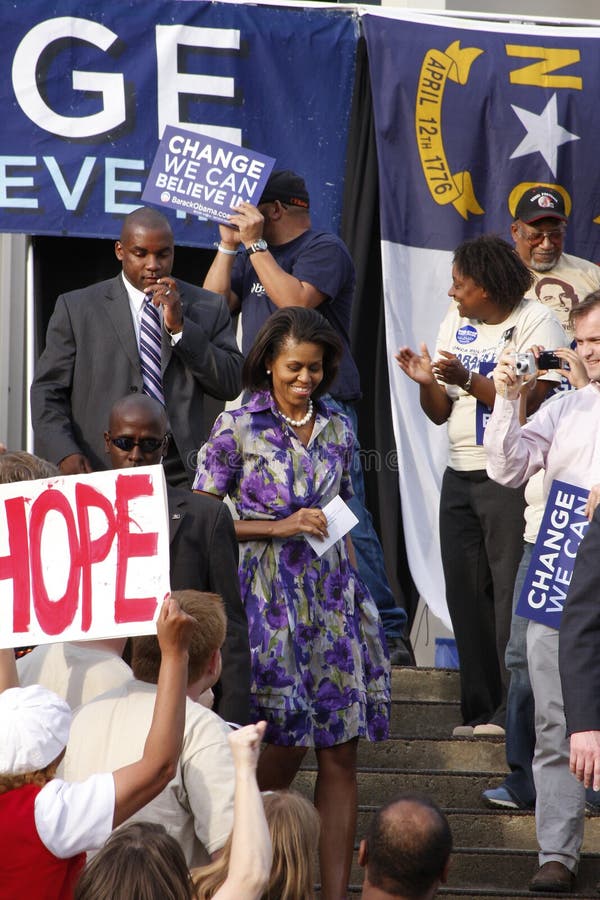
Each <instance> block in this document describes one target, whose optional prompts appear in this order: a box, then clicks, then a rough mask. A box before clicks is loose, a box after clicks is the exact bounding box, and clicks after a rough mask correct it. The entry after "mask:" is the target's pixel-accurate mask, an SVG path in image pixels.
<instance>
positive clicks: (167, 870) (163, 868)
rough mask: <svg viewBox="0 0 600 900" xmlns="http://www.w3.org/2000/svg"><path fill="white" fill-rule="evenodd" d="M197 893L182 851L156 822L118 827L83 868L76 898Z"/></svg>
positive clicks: (186, 898)
mask: <svg viewBox="0 0 600 900" xmlns="http://www.w3.org/2000/svg"><path fill="white" fill-rule="evenodd" d="M195 896H196V893H195V890H194V886H193V882H192V879H191V877H190V873H189V871H188V867H187V863H186V861H185V856H184V854H183V850H182V849H181V847H180V846H179V844H178V843H177V841H176V840H175V838H174V837H173V836H172V835H170V834H168V833H167V831H166V829H165V827H164V825H160V824H158V823H157V822H131V823H130V824H129V825H124V826H123V827H122V828H117V830H116V831H113V833H112V834H111V835H110V837H109V838H108V840H107V841H106V843H105V845H104V846H103V847H102V849H101V850H100V851H99V852H98V853H97V854H96V856H94V858H93V859H92V860H91V861H90V862H89V863H88V864H87V866H86V867H85V869H84V870H83V872H82V874H81V876H80V878H79V881H78V882H77V884H76V886H75V892H74V898H75V900H107V898H108V897H110V898H111V900H130V898H132V897H143V898H144V900H165V898H166V897H168V898H169V900H192V898H193V897H195Z"/></svg>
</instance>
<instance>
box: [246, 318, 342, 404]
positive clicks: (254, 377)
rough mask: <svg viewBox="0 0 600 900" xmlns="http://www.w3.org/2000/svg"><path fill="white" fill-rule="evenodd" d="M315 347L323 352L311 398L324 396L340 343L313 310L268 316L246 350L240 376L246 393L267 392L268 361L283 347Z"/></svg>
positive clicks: (325, 320)
mask: <svg viewBox="0 0 600 900" xmlns="http://www.w3.org/2000/svg"><path fill="white" fill-rule="evenodd" d="M288 341H293V342H294V343H297V344H305V343H307V344H318V345H319V346H320V347H322V348H323V380H322V381H321V383H320V385H319V386H318V387H317V388H316V390H315V391H314V392H313V397H315V399H316V398H317V397H320V396H322V395H323V394H325V393H327V391H328V390H329V387H330V386H331V384H332V382H333V380H334V379H335V376H336V375H337V370H338V366H339V363H340V359H341V356H342V342H341V340H340V338H339V336H338V335H337V334H336V332H335V331H334V330H333V328H332V327H331V325H330V324H329V322H328V321H327V319H326V318H325V317H324V316H322V315H321V313H320V312H317V310H315V309H307V308H305V307H304V306H285V307H283V308H282V309H278V310H276V312H274V313H273V315H272V316H269V318H268V319H267V321H266V322H265V323H264V325H263V326H262V328H261V329H260V331H259V332H258V334H257V335H256V340H255V341H254V343H253V344H252V347H251V348H250V352H249V353H248V356H247V357H246V361H245V363H244V369H243V372H242V384H243V386H244V388H246V390H249V391H265V390H268V389H269V388H270V382H269V378H268V376H267V365H266V362H267V360H268V359H271V360H273V359H276V358H277V357H278V356H279V354H280V353H281V351H282V350H283V348H284V346H285V344H287V342H288Z"/></svg>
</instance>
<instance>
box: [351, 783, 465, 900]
mask: <svg viewBox="0 0 600 900" xmlns="http://www.w3.org/2000/svg"><path fill="white" fill-rule="evenodd" d="M451 850H452V834H451V832H450V826H449V825H448V821H447V819H446V817H445V816H444V814H443V813H442V811H441V810H440V809H439V807H438V806H437V805H436V804H435V803H434V802H433V801H432V800H431V799H430V798H429V797H426V796H422V795H420V794H404V795H401V796H399V797H397V798H396V799H394V800H392V801H391V802H390V803H388V804H386V805H385V806H383V807H382V808H381V809H380V810H379V811H378V812H377V813H376V814H375V816H374V818H373V821H372V822H371V825H370V828H369V831H368V834H367V837H366V839H365V840H364V841H363V842H361V848H360V854H359V860H360V862H361V864H362V865H364V866H365V868H366V877H365V885H364V887H363V897H364V898H368V897H369V896H371V895H370V893H369V890H370V888H375V889H377V890H378V891H379V892H384V894H386V893H387V894H389V895H390V896H392V897H402V898H405V900H427V898H430V897H433V896H435V892H436V891H437V887H438V885H439V884H440V883H442V882H444V881H445V880H446V873H447V867H448V860H449V857H450V853H451ZM378 896H381V893H379V894H378Z"/></svg>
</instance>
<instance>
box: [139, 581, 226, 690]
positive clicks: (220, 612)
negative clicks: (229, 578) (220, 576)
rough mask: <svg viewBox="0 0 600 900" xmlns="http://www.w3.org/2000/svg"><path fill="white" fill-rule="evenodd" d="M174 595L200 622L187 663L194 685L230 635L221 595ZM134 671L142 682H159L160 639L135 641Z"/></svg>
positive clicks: (179, 593) (187, 591)
mask: <svg viewBox="0 0 600 900" xmlns="http://www.w3.org/2000/svg"><path fill="white" fill-rule="evenodd" d="M171 596H172V597H174V598H175V600H177V602H178V603H179V605H180V607H181V608H182V610H183V611H184V612H186V613H187V614H188V615H189V616H191V617H192V619H195V620H196V623H197V624H196V626H195V627H194V630H193V632H192V640H191V643H190V649H189V663H188V684H193V683H194V682H195V681H198V679H199V678H200V676H201V675H203V674H204V671H205V669H206V667H207V665H208V662H209V660H210V657H211V655H212V654H213V653H214V652H215V650H219V649H220V648H221V646H222V645H223V641H224V640H225V635H226V633H227V616H226V615H225V607H224V605H223V600H222V598H221V597H220V595H219V594H209V593H208V592H206V591H193V590H185V591H173V592H172V594H171ZM131 668H132V670H133V674H134V675H135V677H136V678H137V679H138V680H139V681H146V682H149V683H150V684H157V683H158V673H159V670H160V647H159V645H158V638H157V637H155V636H154V635H147V636H145V637H136V638H133V641H132V657H131Z"/></svg>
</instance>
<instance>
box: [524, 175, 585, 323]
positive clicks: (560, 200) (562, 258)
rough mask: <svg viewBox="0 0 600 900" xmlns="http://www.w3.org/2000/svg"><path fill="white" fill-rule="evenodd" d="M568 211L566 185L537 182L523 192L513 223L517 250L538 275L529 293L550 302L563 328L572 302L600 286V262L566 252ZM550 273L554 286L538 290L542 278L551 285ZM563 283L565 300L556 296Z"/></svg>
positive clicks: (542, 301) (568, 203)
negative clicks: (550, 288)
mask: <svg viewBox="0 0 600 900" xmlns="http://www.w3.org/2000/svg"><path fill="white" fill-rule="evenodd" d="M569 212H570V197H569V195H568V194H567V192H566V191H565V190H564V188H561V187H549V186H548V185H537V186H536V187H532V188H529V189H528V190H526V191H525V192H524V193H523V195H522V196H521V199H520V200H519V202H518V203H517V207H516V209H515V220H514V222H513V223H512V225H511V233H512V236H513V240H514V242H515V248H516V251H517V253H518V254H519V256H520V257H521V259H522V260H523V262H524V263H525V265H526V266H527V267H528V268H529V269H531V271H532V272H533V275H534V277H535V281H534V283H533V285H532V287H531V290H530V291H529V293H528V294H527V296H528V297H531V298H532V299H534V300H535V299H536V298H537V299H538V300H539V301H540V303H544V304H546V305H548V306H550V308H551V309H552V310H553V312H554V313H555V314H556V316H557V318H558V319H559V321H560V324H561V325H562V326H563V328H565V327H566V326H567V318H568V315H569V312H570V310H571V306H573V305H575V304H577V303H579V302H580V301H581V300H583V298H584V297H585V296H586V295H587V294H589V293H591V292H592V291H597V290H598V289H599V288H600V267H599V266H597V265H595V264H594V263H592V262H589V261H588V260H587V259H581V257H579V256H572V255H571V254H568V253H563V245H564V241H565V234H566V231H567V221H568V215H569ZM550 277H551V279H552V288H553V290H546V291H544V290H538V288H539V287H540V282H541V281H544V283H545V284H547V285H550V282H549V278H550ZM561 287H562V291H559V294H560V297H561V298H562V299H563V302H562V303H561V302H560V301H559V302H556V301H555V299H554V295H555V294H557V290H556V288H561ZM565 300H566V301H567V302H565Z"/></svg>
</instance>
